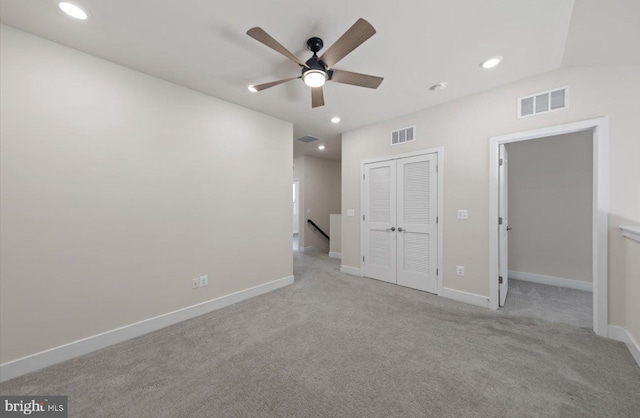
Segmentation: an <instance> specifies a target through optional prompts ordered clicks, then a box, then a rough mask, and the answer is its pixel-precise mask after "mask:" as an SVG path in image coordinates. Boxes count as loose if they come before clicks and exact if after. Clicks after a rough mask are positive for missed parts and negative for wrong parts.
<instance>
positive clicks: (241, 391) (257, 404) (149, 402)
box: [0, 253, 640, 418]
mask: <svg viewBox="0 0 640 418" xmlns="http://www.w3.org/2000/svg"><path fill="white" fill-rule="evenodd" d="M294 258H295V263H294V274H295V277H296V280H295V283H294V284H293V285H291V286H287V287H285V288H282V289H279V290H277V291H274V292H271V293H268V294H266V295H262V296H259V297H256V298H253V299H251V300H247V301H244V302H241V303H238V304H236V305H233V306H229V307H227V308H224V309H221V310H218V311H215V312H212V313H210V314H207V315H203V316H200V317H198V318H194V319H192V320H189V321H185V322H183V323H180V324H176V325H174V326H171V327H167V328H165V329H162V330H159V331H156V332H153V333H150V334H147V335H144V336H141V337H138V338H135V339H132V340H129V341H126V342H124V343H120V344H117V345H114V346H111V347H108V348H105V349H102V350H100V351H97V352H94V353H91V354H88V355H85V356H83V357H79V358H76V359H73V360H70V361H67V362H64V363H61V364H58V365H55V366H52V367H49V368H47V369H44V370H41V371H38V372H34V373H31V374H29V375H25V376H22V377H18V378H16V379H13V380H10V381H8V382H5V383H3V384H1V385H0V393H2V394H3V395H67V396H69V416H70V417H154V418H156V417H492V418H493V417H581V418H584V417H636V418H637V417H639V416H640V368H639V367H638V366H637V364H636V363H635V362H634V360H633V358H632V357H631V354H630V353H629V351H628V350H627V348H626V347H625V346H624V345H623V344H622V343H619V342H615V341H612V340H608V339H605V338H600V337H597V336H595V335H594V334H593V332H592V331H590V330H588V329H585V328H579V327H573V326H569V325H565V324H557V323H550V322H545V321H542V320H537V319H529V318H523V317H514V316H509V315H506V314H503V313H500V312H499V311H498V312H494V311H491V310H488V309H482V308H477V307H474V306H470V305H466V304H462V303H458V302H454V301H451V300H447V299H444V298H441V297H437V296H434V295H430V294H427V293H423V292H418V291H415V290H411V289H406V288H403V287H400V286H395V285H390V284H387V283H383V282H379V281H375V280H371V279H364V278H358V277H354V276H348V275H345V274H342V273H340V272H339V271H338V268H339V265H338V262H337V261H336V260H333V259H330V258H328V257H327V256H326V255H324V254H322V255H319V254H308V253H304V254H302V253H296V254H295V255H294Z"/></svg>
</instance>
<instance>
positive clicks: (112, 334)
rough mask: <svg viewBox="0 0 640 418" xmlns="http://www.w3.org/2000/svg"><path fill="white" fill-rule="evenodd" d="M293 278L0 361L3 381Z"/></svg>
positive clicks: (146, 331)
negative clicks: (17, 357)
mask: <svg viewBox="0 0 640 418" xmlns="http://www.w3.org/2000/svg"><path fill="white" fill-rule="evenodd" d="M293 280H294V278H293V276H288V277H284V278H282V279H278V280H274V281H272V282H269V283H265V284H261V285H258V286H255V287H251V288H249V289H245V290H240V291H238V292H235V293H231V294H229V295H225V296H221V297H219V298H216V299H212V300H209V301H206V302H202V303H199V304H197V305H193V306H189V307H186V308H182V309H178V310H176V311H173V312H169V313H166V314H163V315H159V316H156V317H153V318H149V319H145V320H143V321H140V322H136V323H133V324H130V325H126V326H124V327H120V328H116V329H113V330H111V331H106V332H103V333H101V334H97V335H94V336H91V337H87V338H83V339H81V340H78V341H74V342H70V343H68V344H64V345H61V346H58V347H54V348H51V349H49V350H45V351H41V352H39V353H35V354H32V355H29V356H26V357H22V358H19V359H17V360H13V361H9V362H6V363H3V364H0V382H4V381H6V380H9V379H13V378H14V377H18V376H22V375H23V374H27V373H31V372H33V371H36V370H39V369H42V368H43V367H48V366H52V365H54V364H57V363H60V362H63V361H66V360H69V359H72V358H75V357H78V356H82V355H84V354H87V353H90V352H92V351H96V350H99V349H101V348H105V347H108V346H110V345H113V344H117V343H120V342H123V341H126V340H129V339H131V338H135V337H139V336H141V335H144V334H147V333H149V332H152V331H156V330H159V329H161V328H165V327H167V326H169V325H173V324H177V323H179V322H182V321H185V320H187V319H191V318H195V317H196V316H200V315H203V314H206V313H209V312H212V311H215V310H217V309H220V308H224V307H226V306H229V305H233V304H234V303H238V302H242V301H243V300H247V299H250V298H253V297H255V296H259V295H262V294H265V293H267V292H271V291H272V290H276V289H279V288H281V287H284V286H287V285H290V284H293Z"/></svg>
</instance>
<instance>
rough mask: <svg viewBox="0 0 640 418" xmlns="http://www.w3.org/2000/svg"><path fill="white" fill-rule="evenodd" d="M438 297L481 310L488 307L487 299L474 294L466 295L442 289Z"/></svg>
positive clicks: (458, 291)
mask: <svg viewBox="0 0 640 418" xmlns="http://www.w3.org/2000/svg"><path fill="white" fill-rule="evenodd" d="M439 296H442V297H445V298H447V299H453V300H456V301H458V302H464V303H468V304H470V305H475V306H479V307H481V308H488V307H489V298H488V297H487V296H481V295H476V294H475V293H467V292H463V291H461V290H455V289H449V288H447V287H443V288H442V291H441V292H440V294H439Z"/></svg>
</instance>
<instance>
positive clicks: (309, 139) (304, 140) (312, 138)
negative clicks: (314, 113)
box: [298, 135, 318, 143]
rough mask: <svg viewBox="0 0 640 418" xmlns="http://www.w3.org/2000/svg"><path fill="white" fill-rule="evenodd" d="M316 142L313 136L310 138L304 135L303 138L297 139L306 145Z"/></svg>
mask: <svg viewBox="0 0 640 418" xmlns="http://www.w3.org/2000/svg"><path fill="white" fill-rule="evenodd" d="M317 140H318V138H316V137H315V136H311V135H305V136H303V137H301V138H298V141H302V142H306V143H309V142H313V141H317Z"/></svg>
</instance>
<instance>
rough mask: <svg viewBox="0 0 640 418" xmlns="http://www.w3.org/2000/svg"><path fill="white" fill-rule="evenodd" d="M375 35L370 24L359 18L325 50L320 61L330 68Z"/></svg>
mask: <svg viewBox="0 0 640 418" xmlns="http://www.w3.org/2000/svg"><path fill="white" fill-rule="evenodd" d="M375 33H376V30H375V29H374V28H373V26H371V23H369V22H367V21H366V20H364V19H362V18H360V19H358V21H357V22H356V23H354V24H353V26H351V27H350V28H349V29H348V30H347V31H346V32H345V33H344V34H343V35H342V36H341V37H340V38H339V39H338V40H337V41H336V42H335V43H334V44H333V45H331V47H329V49H327V51H326V52H325V53H324V54H323V55H322V57H320V59H321V60H322V61H324V63H325V64H327V67H329V68H331V67H333V66H334V65H336V64H337V63H338V61H340V60H341V59H342V58H344V57H346V56H347V54H349V53H350V52H351V51H353V50H354V49H356V48H357V47H359V46H360V45H362V44H363V43H364V41H366V40H367V39H369V38H371V37H372V36H373V35H374V34H375Z"/></svg>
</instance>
